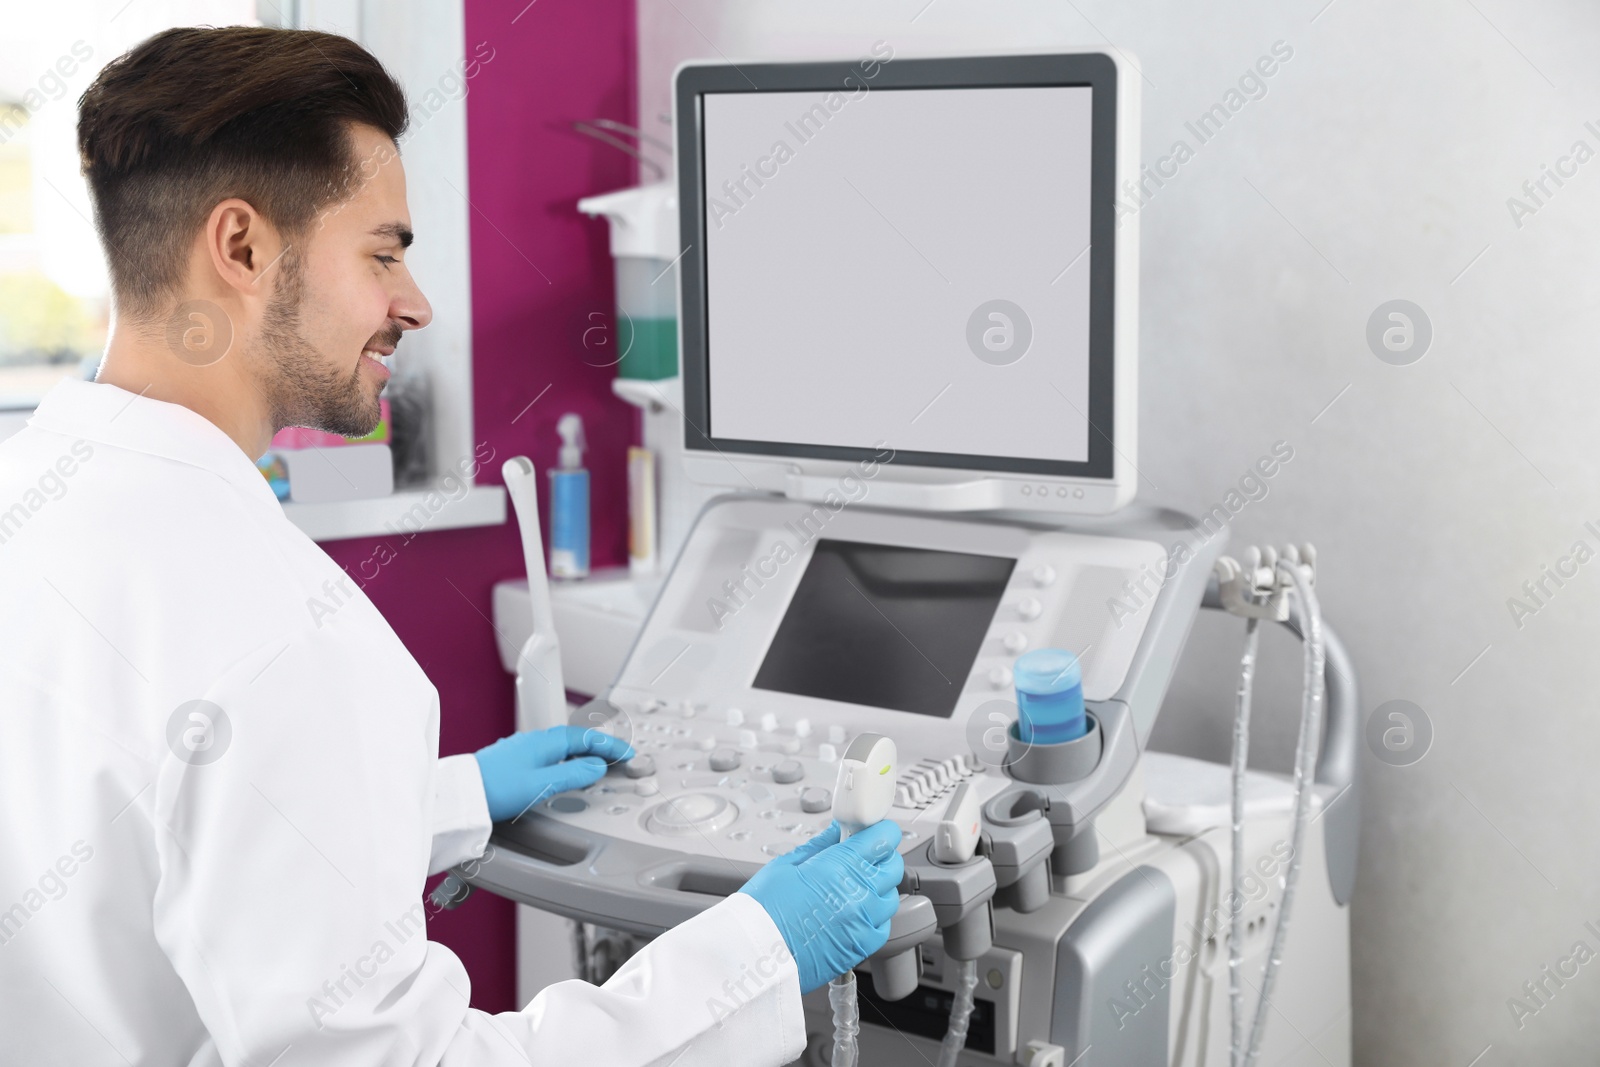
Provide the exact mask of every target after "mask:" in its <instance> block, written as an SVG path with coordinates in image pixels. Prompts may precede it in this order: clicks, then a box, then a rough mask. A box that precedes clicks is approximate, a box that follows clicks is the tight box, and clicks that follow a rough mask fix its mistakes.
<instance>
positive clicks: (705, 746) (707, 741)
mask: <svg viewBox="0 0 1600 1067" xmlns="http://www.w3.org/2000/svg"><path fill="white" fill-rule="evenodd" d="M695 744H696V745H698V746H699V747H700V749H701V750H702V751H704V752H710V751H711V750H712V749H714V748H716V747H717V739H716V738H715V737H702V738H701V739H700V740H698V741H696V742H695Z"/></svg>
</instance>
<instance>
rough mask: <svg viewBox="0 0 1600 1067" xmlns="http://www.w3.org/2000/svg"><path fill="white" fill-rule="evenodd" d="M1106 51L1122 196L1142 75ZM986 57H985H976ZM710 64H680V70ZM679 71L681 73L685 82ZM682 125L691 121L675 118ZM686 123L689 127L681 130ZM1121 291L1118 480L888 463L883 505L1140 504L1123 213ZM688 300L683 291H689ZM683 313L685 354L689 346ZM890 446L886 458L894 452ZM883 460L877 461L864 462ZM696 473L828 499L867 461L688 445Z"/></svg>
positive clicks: (1123, 218) (1118, 264) (1025, 507)
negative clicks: (1111, 69)
mask: <svg viewBox="0 0 1600 1067" xmlns="http://www.w3.org/2000/svg"><path fill="white" fill-rule="evenodd" d="M1032 51H1036V50H1035V49H1023V50H1018V53H1019V54H1022V53H1026V52H1032ZM1081 51H1083V52H1094V53H1097V54H1100V55H1104V56H1105V57H1106V58H1108V59H1110V60H1111V61H1112V62H1113V63H1115V64H1116V67H1117V118H1116V127H1117V147H1116V188H1117V190H1118V195H1119V197H1121V196H1124V195H1125V194H1124V193H1123V191H1124V190H1126V189H1128V188H1130V187H1132V186H1135V185H1137V184H1138V182H1139V180H1140V158H1141V157H1140V145H1139V136H1140V134H1139V116H1140V109H1141V100H1140V95H1141V94H1140V77H1141V76H1140V73H1139V71H1138V69H1137V67H1135V66H1134V64H1133V61H1132V60H1131V59H1130V58H1129V57H1127V56H1126V55H1124V54H1123V53H1122V52H1121V51H1120V50H1118V49H1095V48H1090V49H1082V50H1081ZM969 54H977V53H969ZM700 65H706V62H705V61H695V62H689V63H683V64H680V65H679V67H678V72H677V73H681V72H682V71H683V70H684V69H685V68H687V67H692V66H700ZM677 73H675V74H674V81H675V82H676V79H677ZM674 101H675V102H674V122H675V123H681V122H684V121H688V119H687V117H686V116H679V115H677V114H676V111H677V106H676V94H674ZM680 128H681V127H680ZM1117 215H1118V218H1117V225H1116V231H1115V260H1114V265H1113V275H1112V276H1113V278H1114V285H1115V291H1114V295H1113V304H1112V322H1113V327H1112V346H1113V347H1112V361H1113V370H1112V382H1113V386H1112V390H1113V391H1112V427H1111V438H1112V470H1111V477H1110V478H1086V477H1070V476H1063V475H1031V474H1021V473H1014V472H1005V471H987V470H963V469H961V468H958V467H916V466H911V465H909V464H904V463H894V464H885V465H884V471H885V473H879V474H878V475H877V477H876V479H875V480H874V482H873V486H872V500H873V503H874V505H876V506H878V507H885V508H899V509H904V510H908V511H924V512H982V511H994V510H1007V511H1032V512H1041V513H1053V514H1077V515H1105V514H1110V513H1112V512H1116V511H1118V510H1120V509H1121V508H1123V507H1125V506H1126V505H1128V504H1129V503H1131V502H1132V501H1133V499H1134V496H1135V494H1136V492H1137V490H1138V479H1139V472H1138V468H1137V464H1138V443H1139V431H1138V420H1139V214H1138V212H1135V211H1126V210H1123V209H1122V208H1120V207H1119V208H1118V209H1117ZM680 297H681V293H680ZM682 319H683V314H682V309H681V308H680V309H679V323H680V330H679V337H678V345H679V351H680V352H681V351H683V336H682V329H681V324H682ZM888 451H889V450H887V449H883V450H880V455H885V456H886V455H887V454H888ZM862 462H863V463H869V464H873V465H874V466H876V463H877V461H876V460H867V461H862ZM683 464H684V469H685V471H686V472H687V473H688V475H689V478H690V479H691V480H692V481H695V482H697V483H699V484H701V485H707V486H718V487H722V488H728V489H735V490H740V491H743V490H748V489H756V490H764V491H769V492H775V493H782V494H784V495H785V496H788V497H789V498H790V499H792V500H806V501H822V500H824V499H825V498H826V496H827V494H828V493H829V492H830V491H836V490H837V488H838V486H839V483H840V480H841V479H842V478H844V477H845V476H846V475H853V476H858V475H859V473H860V468H861V463H857V462H854V461H848V462H847V461H844V460H826V459H817V458H813V457H802V456H779V455H766V454H762V453H750V452H727V451H725V450H720V449H713V450H706V451H700V450H698V449H689V450H687V451H685V453H684V456H683Z"/></svg>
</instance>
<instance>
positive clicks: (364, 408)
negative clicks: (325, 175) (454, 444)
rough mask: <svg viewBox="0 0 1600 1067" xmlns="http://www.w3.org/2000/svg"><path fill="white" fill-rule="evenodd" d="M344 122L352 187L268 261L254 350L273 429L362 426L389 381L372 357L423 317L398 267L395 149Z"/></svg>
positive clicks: (374, 419)
mask: <svg viewBox="0 0 1600 1067" xmlns="http://www.w3.org/2000/svg"><path fill="white" fill-rule="evenodd" d="M352 129H353V131H354V132H353V137H354V160H355V167H354V176H353V178H352V181H353V183H354V185H355V192H354V195H352V196H350V197H349V198H348V199H345V200H340V201H337V202H335V203H331V204H329V205H327V206H326V207H325V208H323V210H322V211H321V212H320V213H319V215H318V217H317V218H315V219H313V220H312V222H311V225H310V226H309V227H308V228H307V230H306V232H305V233H304V234H302V235H300V236H299V237H298V238H296V239H292V240H291V241H290V244H289V248H288V249H287V251H286V252H285V253H284V255H283V256H282V257H281V259H280V261H279V262H278V264H277V265H276V267H274V268H273V270H274V272H276V273H277V274H278V277H277V278H276V288H275V290H274V294H273V298H272V301H271V303H270V304H269V305H268V307H267V308H266V311H265V313H264V314H263V317H262V323H261V331H260V335H259V338H258V341H257V344H256V345H255V348H256V355H257V373H258V374H259V375H260V377H261V379H262V388H263V390H264V392H265V393H266V395H267V396H268V398H269V400H270V402H271V405H272V418H273V425H274V427H275V428H282V427H284V426H309V427H313V428H316V429H320V430H326V431H327V432H329V433H336V434H340V435H342V436H345V437H360V436H362V435H364V434H367V433H370V432H371V431H372V430H373V429H374V428H375V427H376V426H377V425H378V419H379V409H378V394H379V393H381V392H382V391H383V386H384V383H385V382H387V381H388V380H389V372H388V370H387V369H386V368H385V367H384V366H383V365H382V364H381V363H379V362H378V360H377V358H376V357H378V356H387V355H390V354H391V353H393V352H394V350H395V345H396V344H397V343H398V342H399V340H400V335H401V333H402V332H403V331H405V330H416V329H420V328H422V327H423V326H426V325H427V324H428V322H429V320H430V319H432V317H433V309H432V308H430V307H429V306H428V301H427V299H426V298H425V297H424V296H423V295H422V292H421V290H419V289H418V288H417V285H416V282H415V281H413V280H412V278H411V272H410V271H409V270H407V268H406V265H405V255H406V245H407V244H409V243H410V240H411V213H410V212H409V211H407V210H406V178H405V171H404V169H403V168H402V167H401V164H400V157H399V153H398V152H397V151H396V149H395V145H394V142H393V141H391V140H390V139H389V138H388V137H387V136H386V135H385V134H383V133H382V132H381V131H379V130H376V129H374V128H372V127H370V126H355V127H353V128H352Z"/></svg>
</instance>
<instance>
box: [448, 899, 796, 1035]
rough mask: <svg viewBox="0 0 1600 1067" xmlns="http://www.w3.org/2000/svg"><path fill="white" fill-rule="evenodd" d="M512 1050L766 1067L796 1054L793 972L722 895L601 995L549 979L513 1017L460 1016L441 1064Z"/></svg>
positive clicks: (777, 936) (770, 931)
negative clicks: (454, 1037)
mask: <svg viewBox="0 0 1600 1067" xmlns="http://www.w3.org/2000/svg"><path fill="white" fill-rule="evenodd" d="M734 961H738V962H737V963H735V962H734ZM513 1043H514V1044H515V1045H516V1046H518V1047H521V1048H525V1049H527V1051H528V1061H529V1062H530V1063H533V1064H570V1063H583V1064H594V1065H602V1064H603V1065H605V1067H647V1065H657V1067H666V1065H669V1064H670V1065H672V1067H778V1065H779V1064H784V1063H788V1062H790V1061H791V1060H794V1059H796V1058H798V1057H799V1055H800V1054H801V1053H802V1052H804V1051H805V1047H806V1033H805V1017H804V1013H803V1011H802V1009H801V1005H800V973H799V970H798V969H797V968H796V966H795V962H794V958H793V957H792V956H790V955H789V951H788V948H787V947H786V946H785V944H784V940H783V935H782V934H781V933H780V932H779V931H778V928H777V926H776V925H774V924H773V922H772V919H771V918H770V917H769V916H768V915H767V913H766V910H765V909H764V908H763V907H762V906H761V905H760V904H759V903H758V902H757V901H756V899H755V898H754V897H751V896H748V895H746V894H744V893H734V894H733V895H732V896H730V897H728V898H727V899H726V900H723V901H721V902H719V903H717V904H716V905H714V906H712V907H711V908H708V909H707V910H706V911H703V912H701V913H700V914H699V915H697V916H695V917H694V918H692V919H690V920H688V921H687V922H685V923H683V924H681V925H680V926H677V927H675V928H674V929H672V930H669V931H667V932H666V933H665V934H662V935H661V936H660V937H658V938H656V939H655V940H654V941H652V942H651V943H650V944H649V945H647V946H645V947H644V948H643V949H642V950H640V951H639V952H638V953H637V954H636V955H635V956H634V957H633V958H632V959H630V960H629V961H628V962H627V963H625V964H623V966H622V967H621V969H619V970H618V971H617V973H616V974H614V975H612V977H611V980H610V981H608V982H606V984H605V985H603V986H600V987H598V988H596V987H595V986H592V985H589V984H588V983H587V982H581V981H577V980H573V981H567V982H558V983H556V984H555V985H552V986H548V987H546V988H545V989H544V991H543V992H541V993H540V994H539V995H538V996H536V997H534V998H533V1000H532V1001H531V1002H530V1003H529V1004H528V1006H527V1008H525V1009H524V1010H523V1011H522V1012H519V1013H506V1014H503V1015H493V1016H490V1015H484V1014H482V1013H479V1012H470V1013H469V1014H468V1017H467V1018H466V1019H465V1020H464V1021H463V1023H462V1027H461V1035H460V1040H459V1041H457V1042H456V1043H454V1044H452V1045H451V1046H450V1051H449V1054H448V1055H446V1057H445V1059H444V1062H443V1067H469V1065H471V1064H480V1063H487V1062H490V1060H489V1058H488V1057H489V1056H490V1054H491V1053H492V1052H493V1051H494V1050H495V1048H496V1047H500V1048H504V1047H506V1046H507V1045H508V1044H513Z"/></svg>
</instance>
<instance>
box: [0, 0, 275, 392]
mask: <svg viewBox="0 0 1600 1067" xmlns="http://www.w3.org/2000/svg"><path fill="white" fill-rule="evenodd" d="M267 2H268V0H262V3H263V5H264V6H265V4H266V3H267ZM257 21H258V20H257V18H256V4H255V0H186V2H185V0H167V2H161V0H137V2H135V3H130V4H129V5H128V6H126V7H125V8H123V9H122V10H121V11H118V12H115V13H114V14H113V15H112V16H111V17H109V18H107V17H106V16H105V14H104V9H103V8H102V7H101V5H98V4H94V3H91V2H89V0H52V2H50V3H47V4H27V5H23V4H17V5H14V6H13V7H11V8H10V10H8V11H7V13H6V16H5V29H4V41H3V42H0V409H17V408H32V407H33V406H34V405H35V404H36V403H38V401H39V398H40V397H41V396H43V395H44V393H45V392H47V391H48V390H49V389H50V387H51V386H52V385H54V384H55V383H56V382H58V381H60V380H61V379H62V378H64V377H67V376H69V375H76V376H80V377H92V376H93V374H94V368H95V366H96V365H97V364H98V363H99V360H100V353H101V351H102V350H103V349H104V348H105V343H106V327H107V325H108V318H109V313H110V301H109V297H108V292H107V277H106V269H105V262H104V259H103V258H102V256H101V253H100V245H99V242H98V240H97V239H96V237H95V232H94V225H93V223H92V222H91V219H92V218H93V215H92V213H91V211H90V207H89V192H88V188H87V187H86V186H85V185H84V182H83V179H82V177H80V176H79V174H78V152H77V121H78V113H77V100H78V97H79V96H80V95H82V93H83V91H84V89H86V88H88V86H89V83H90V82H91V81H93V80H94V77H95V75H96V74H98V73H99V71H100V68H101V67H103V66H104V65H105V64H106V63H108V62H109V61H110V60H112V59H114V58H115V57H117V56H118V55H121V54H122V53H123V52H124V51H126V50H127V49H128V48H130V47H132V46H133V45H134V44H136V43H137V42H139V41H141V40H143V39H144V38H146V37H148V36H149V35H150V34H152V33H155V32H157V31H159V30H162V29H165V28H167V27H168V26H181V25H195V24H201V23H203V24H207V25H214V26H224V25H237V24H256V23H257Z"/></svg>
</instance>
